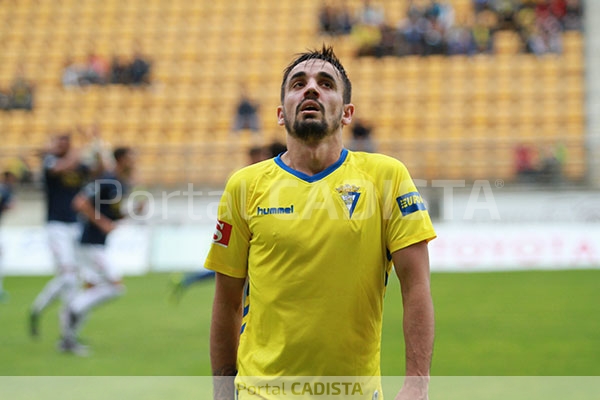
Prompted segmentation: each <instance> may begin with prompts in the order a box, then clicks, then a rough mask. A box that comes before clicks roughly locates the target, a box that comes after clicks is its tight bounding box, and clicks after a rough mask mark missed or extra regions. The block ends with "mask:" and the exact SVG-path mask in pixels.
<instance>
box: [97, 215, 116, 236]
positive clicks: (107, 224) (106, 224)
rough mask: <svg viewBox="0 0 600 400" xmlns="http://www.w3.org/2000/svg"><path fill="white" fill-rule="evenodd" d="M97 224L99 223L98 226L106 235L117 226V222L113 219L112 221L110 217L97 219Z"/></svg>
mask: <svg viewBox="0 0 600 400" xmlns="http://www.w3.org/2000/svg"><path fill="white" fill-rule="evenodd" d="M97 225H98V228H100V230H101V231H102V232H104V233H105V234H106V235H108V234H109V233H111V232H112V231H114V230H115V229H116V228H117V224H115V223H114V222H113V221H111V220H110V219H108V218H100V219H99V220H98V221H97Z"/></svg>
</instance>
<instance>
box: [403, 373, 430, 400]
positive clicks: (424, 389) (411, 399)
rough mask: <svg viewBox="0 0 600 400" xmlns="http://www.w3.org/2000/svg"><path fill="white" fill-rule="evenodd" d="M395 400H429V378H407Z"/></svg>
mask: <svg viewBox="0 0 600 400" xmlns="http://www.w3.org/2000/svg"><path fill="white" fill-rule="evenodd" d="M395 400H429V377H420V376H409V377H406V380H405V381H404V385H403V386H402V389H400V392H398V395H397V396H396V397H395Z"/></svg>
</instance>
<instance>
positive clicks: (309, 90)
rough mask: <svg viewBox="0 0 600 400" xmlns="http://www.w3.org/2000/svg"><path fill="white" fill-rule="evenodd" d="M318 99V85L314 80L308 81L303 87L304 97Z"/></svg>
mask: <svg viewBox="0 0 600 400" xmlns="http://www.w3.org/2000/svg"><path fill="white" fill-rule="evenodd" d="M309 96H312V97H319V85H317V81H316V80H315V79H309V80H308V82H307V83H306V86H305V87H304V97H309Z"/></svg>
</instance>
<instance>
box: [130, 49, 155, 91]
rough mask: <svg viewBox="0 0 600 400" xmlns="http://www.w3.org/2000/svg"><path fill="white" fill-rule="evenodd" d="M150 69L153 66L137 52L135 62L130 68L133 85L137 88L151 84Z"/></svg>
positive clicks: (134, 57)
mask: <svg viewBox="0 0 600 400" xmlns="http://www.w3.org/2000/svg"><path fill="white" fill-rule="evenodd" d="M150 68H151V64H150V61H148V60H147V59H146V58H145V57H144V56H143V55H142V53H141V52H139V51H136V52H135V54H134V56H133V62H132V63H131V66H130V72H129V73H130V77H131V84H133V85H135V86H143V85H149V84H150Z"/></svg>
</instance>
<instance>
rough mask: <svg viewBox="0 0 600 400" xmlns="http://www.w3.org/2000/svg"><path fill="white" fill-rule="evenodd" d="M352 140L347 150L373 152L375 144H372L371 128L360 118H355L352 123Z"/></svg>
mask: <svg viewBox="0 0 600 400" xmlns="http://www.w3.org/2000/svg"><path fill="white" fill-rule="evenodd" d="M351 130H352V140H351V141H350V144H349V146H348V147H349V149H350V150H354V151H366V152H368V153H373V152H375V143H374V142H373V137H372V133H373V127H372V126H371V125H370V124H368V123H367V122H366V121H365V120H363V119H362V118H359V117H356V118H354V120H353V121H352V127H351Z"/></svg>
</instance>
